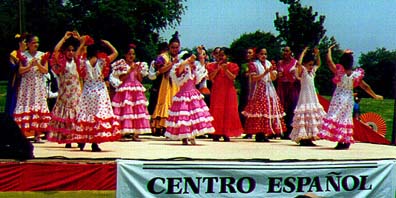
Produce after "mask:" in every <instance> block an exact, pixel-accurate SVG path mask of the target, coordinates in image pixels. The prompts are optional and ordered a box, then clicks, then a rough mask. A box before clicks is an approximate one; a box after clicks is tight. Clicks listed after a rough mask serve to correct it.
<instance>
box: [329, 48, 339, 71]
mask: <svg viewBox="0 0 396 198" xmlns="http://www.w3.org/2000/svg"><path fill="white" fill-rule="evenodd" d="M334 47H335V44H334V45H331V46H330V47H329V49H328V51H327V65H328V66H329V69H330V71H331V72H333V73H334V74H335V73H337V68H336V65H335V64H334V62H333V58H332V52H331V51H332V49H333V48H334Z"/></svg>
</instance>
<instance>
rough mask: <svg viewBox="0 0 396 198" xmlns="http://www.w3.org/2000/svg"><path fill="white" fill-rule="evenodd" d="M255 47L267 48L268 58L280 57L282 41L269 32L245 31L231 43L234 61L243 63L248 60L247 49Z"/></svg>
mask: <svg viewBox="0 0 396 198" xmlns="http://www.w3.org/2000/svg"><path fill="white" fill-rule="evenodd" d="M250 47H255V48H257V49H260V48H266V49H267V51H268V59H270V60H271V59H278V58H279V56H280V42H279V41H278V39H277V38H276V37H275V36H274V35H273V34H271V33H269V32H261V31H256V32H254V33H245V34H243V35H242V36H241V37H239V38H238V39H237V40H235V41H234V42H232V44H231V47H230V49H231V58H232V61H234V62H236V63H238V64H242V63H244V62H246V59H245V57H246V49H247V48H250Z"/></svg>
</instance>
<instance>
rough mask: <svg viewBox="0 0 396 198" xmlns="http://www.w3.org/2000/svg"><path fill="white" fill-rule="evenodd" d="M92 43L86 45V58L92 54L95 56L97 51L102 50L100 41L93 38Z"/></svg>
mask: <svg viewBox="0 0 396 198" xmlns="http://www.w3.org/2000/svg"><path fill="white" fill-rule="evenodd" d="M93 40H94V43H93V44H92V45H88V46H87V58H88V59H89V58H92V57H94V56H97V54H98V53H99V52H103V51H104V50H103V49H102V46H101V41H99V40H96V39H93Z"/></svg>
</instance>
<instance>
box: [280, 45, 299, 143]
mask: <svg viewBox="0 0 396 198" xmlns="http://www.w3.org/2000/svg"><path fill="white" fill-rule="evenodd" d="M282 55H283V57H282V59H281V60H280V61H279V62H278V65H277V70H278V79H277V83H278V84H277V88H276V91H277V94H278V96H279V99H280V102H281V104H282V106H283V108H284V111H285V113H286V116H285V118H284V119H285V123H286V129H287V131H285V132H284V133H283V135H282V136H281V138H282V139H290V138H289V134H290V132H291V131H292V129H293V127H292V126H291V123H292V121H293V116H294V113H293V112H294V109H295V107H296V104H297V100H298V95H299V92H300V81H299V80H298V79H297V78H296V65H297V62H298V61H297V60H296V59H295V58H294V57H293V52H292V50H291V49H290V47H289V46H286V47H284V48H283V54H282Z"/></svg>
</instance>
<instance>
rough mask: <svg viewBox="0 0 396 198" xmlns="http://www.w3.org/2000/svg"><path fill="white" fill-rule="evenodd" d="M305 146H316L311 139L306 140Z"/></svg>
mask: <svg viewBox="0 0 396 198" xmlns="http://www.w3.org/2000/svg"><path fill="white" fill-rule="evenodd" d="M306 144H307V145H306V146H316V144H314V143H313V142H312V140H307V141H306Z"/></svg>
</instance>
